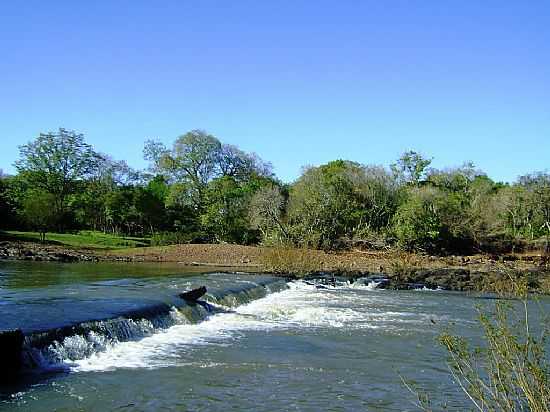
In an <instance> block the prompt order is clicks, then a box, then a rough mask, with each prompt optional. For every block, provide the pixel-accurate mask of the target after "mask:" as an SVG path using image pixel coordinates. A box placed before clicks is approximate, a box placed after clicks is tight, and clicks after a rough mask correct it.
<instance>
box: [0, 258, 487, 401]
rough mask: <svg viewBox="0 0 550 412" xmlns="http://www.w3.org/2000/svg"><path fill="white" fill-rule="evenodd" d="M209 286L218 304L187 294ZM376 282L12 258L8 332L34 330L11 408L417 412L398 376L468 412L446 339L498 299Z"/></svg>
mask: <svg viewBox="0 0 550 412" xmlns="http://www.w3.org/2000/svg"><path fill="white" fill-rule="evenodd" d="M202 284H204V285H206V286H207V288H208V290H209V293H208V295H206V301H208V302H209V304H204V305H186V304H184V303H183V302H181V299H179V298H177V293H178V292H180V291H184V290H189V289H191V288H193V287H197V286H199V285H202ZM374 286H375V284H373V283H372V282H371V283H368V282H364V283H363V284H361V285H354V284H350V285H346V284H343V285H340V286H338V287H336V288H317V287H316V286H315V285H310V284H307V283H305V282H300V281H296V282H286V281H284V280H281V279H277V278H272V277H269V276H260V275H245V274H240V275H239V274H223V273H209V274H198V273H190V272H189V271H188V269H184V268H182V267H178V266H166V265H131V264H125V265H122V264H119V265H116V264H110V265H107V264H85V265H84V264H72V265H63V264H53V263H22V262H5V263H0V330H2V329H10V328H14V327H19V328H21V329H22V330H23V331H24V333H25V335H26V336H27V341H26V343H25V350H26V363H25V365H26V366H25V370H24V372H23V373H21V375H20V376H18V378H17V381H16V382H14V383H10V384H9V385H8V384H4V386H2V387H0V388H1V390H0V393H2V394H1V395H0V396H1V397H0V410H1V411H12V410H13V411H19V410H21V411H50V410H58V411H80V410H82V411H111V410H117V411H118V410H137V411H160V410H182V411H183V410H190V411H200V410H204V411H226V410H235V411H242V410H253V411H275V410H297V411H318V410H330V411H356V410H369V411H370V410H372V411H405V410H416V409H415V407H414V405H413V404H412V400H413V396H412V395H411V394H410V393H409V392H408V391H407V389H406V388H405V387H404V385H403V384H402V383H401V379H400V375H401V376H405V377H406V378H407V379H410V380H413V381H415V382H416V383H417V384H418V385H419V386H421V387H422V388H424V389H426V390H427V391H428V392H429V393H431V396H432V398H433V399H434V401H436V402H437V401H444V402H446V403H447V404H448V406H449V408H450V409H451V410H464V409H465V408H466V407H467V406H468V404H467V403H465V401H464V397H463V396H462V395H461V394H460V393H459V392H458V391H457V390H456V385H453V382H452V381H451V379H450V378H449V373H448V370H447V366H446V364H445V353H444V351H443V350H442V349H441V348H440V347H438V345H437V343H436V341H435V339H436V337H437V335H438V334H439V333H441V332H442V331H443V330H445V329H446V328H449V327H452V328H453V329H454V330H455V331H457V332H459V333H461V334H462V335H466V336H470V337H473V338H475V337H476V336H478V334H479V330H478V328H477V323H476V322H475V309H474V306H475V305H476V304H478V303H486V302H489V301H488V300H485V299H481V298H480V297H476V296H469V295H466V294H461V293H449V292H443V291H424V290H418V291H389V290H379V289H376V288H375V287H374ZM75 325H76V326H75ZM52 331H55V333H53V334H52Z"/></svg>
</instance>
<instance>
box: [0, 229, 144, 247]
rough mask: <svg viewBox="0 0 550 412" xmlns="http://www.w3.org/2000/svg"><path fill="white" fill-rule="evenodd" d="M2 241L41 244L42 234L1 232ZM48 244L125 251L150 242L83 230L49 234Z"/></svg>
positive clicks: (47, 235)
mask: <svg viewBox="0 0 550 412" xmlns="http://www.w3.org/2000/svg"><path fill="white" fill-rule="evenodd" d="M0 240H20V241H28V242H40V234H39V233H38V232H19V231H14V230H9V231H0ZM46 243H47V244H54V245H60V246H70V247H80V248H89V249H124V248H134V247H140V246H148V245H149V240H148V239H145V238H140V237H132V236H116V235H112V234H106V233H103V232H94V231H92V230H81V231H78V232H75V233H47V234H46Z"/></svg>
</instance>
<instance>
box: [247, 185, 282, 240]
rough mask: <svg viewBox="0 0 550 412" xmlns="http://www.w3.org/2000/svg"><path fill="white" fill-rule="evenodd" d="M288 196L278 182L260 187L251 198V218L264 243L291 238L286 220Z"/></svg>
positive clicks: (252, 224) (251, 222)
mask: <svg viewBox="0 0 550 412" xmlns="http://www.w3.org/2000/svg"><path fill="white" fill-rule="evenodd" d="M287 201H288V196H285V193H284V192H283V190H282V189H281V188H280V187H279V186H278V185H276V184H272V185H268V186H264V187H262V188H260V189H259V190H258V191H256V193H254V195H253V196H252V199H251V200H250V206H249V219H250V224H251V226H252V228H253V229H257V230H259V231H260V233H261V235H262V240H263V242H264V243H268V244H269V243H274V244H281V243H286V242H287V241H288V240H289V234H288V228H287V224H286V221H285V213H286V204H287Z"/></svg>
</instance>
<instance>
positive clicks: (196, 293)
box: [179, 286, 206, 302]
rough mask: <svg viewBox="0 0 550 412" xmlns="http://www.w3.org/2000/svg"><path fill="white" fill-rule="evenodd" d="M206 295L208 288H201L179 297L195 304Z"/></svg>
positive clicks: (181, 294)
mask: <svg viewBox="0 0 550 412" xmlns="http://www.w3.org/2000/svg"><path fill="white" fill-rule="evenodd" d="M205 293H206V286H201V287H200V288H197V289H193V290H190V291H189V292H183V293H180V294H179V297H180V298H182V299H183V300H186V301H190V302H195V301H197V300H198V299H199V298H200V297H201V296H203V295H204V294H205Z"/></svg>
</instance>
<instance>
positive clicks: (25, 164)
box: [15, 129, 100, 227]
mask: <svg viewBox="0 0 550 412" xmlns="http://www.w3.org/2000/svg"><path fill="white" fill-rule="evenodd" d="M19 152H20V159H19V160H17V161H16V162H15V167H16V168H17V170H18V172H19V173H20V174H21V175H22V176H23V177H24V178H25V179H26V180H27V182H28V184H29V186H30V187H32V188H33V190H40V191H43V192H46V193H49V194H50V195H51V201H52V202H51V204H50V208H51V209H53V210H54V212H55V213H56V216H57V218H58V222H59V223H63V222H62V220H63V217H64V215H65V212H66V207H67V199H68V197H69V195H71V194H73V193H74V192H75V189H76V188H77V181H79V180H82V179H85V178H87V177H89V176H90V175H91V174H92V173H93V171H94V170H95V169H96V167H97V165H98V162H99V160H100V156H99V155H98V154H97V153H96V152H94V150H93V149H92V147H91V146H90V145H89V144H87V143H86V142H85V141H84V136H83V135H82V134H78V133H76V132H74V131H69V130H66V129H59V131H58V132H57V133H46V134H42V133H41V134H40V135H39V136H38V137H37V138H36V139H35V140H34V141H32V142H29V143H28V144H26V145H22V146H20V147H19ZM61 226H62V224H61V225H60V227H61Z"/></svg>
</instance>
